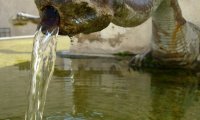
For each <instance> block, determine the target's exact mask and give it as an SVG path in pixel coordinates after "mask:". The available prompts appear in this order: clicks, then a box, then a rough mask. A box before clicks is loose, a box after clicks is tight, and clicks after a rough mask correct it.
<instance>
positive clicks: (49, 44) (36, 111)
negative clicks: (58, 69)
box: [25, 28, 59, 120]
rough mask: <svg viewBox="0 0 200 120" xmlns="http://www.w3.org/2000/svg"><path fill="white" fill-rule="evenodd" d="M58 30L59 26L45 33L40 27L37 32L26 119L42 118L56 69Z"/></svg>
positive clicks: (40, 119)
mask: <svg viewBox="0 0 200 120" xmlns="http://www.w3.org/2000/svg"><path fill="white" fill-rule="evenodd" d="M58 31H59V30H58V28H54V29H53V30H52V31H51V32H46V33H43V32H42V28H40V29H39V30H38V31H37V32H36V34H35V37H34V44H33V51H32V61H31V85H30V88H29V98H28V99H29V103H28V108H27V112H26V115H25V120H42V116H43V110H44V105H45V99H46V93H47V89H48V85H49V81H50V80H51V78H52V75H53V71H54V64H55V59H56V44H57V40H56V39H57V35H58Z"/></svg>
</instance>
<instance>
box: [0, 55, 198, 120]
mask: <svg viewBox="0 0 200 120" xmlns="http://www.w3.org/2000/svg"><path fill="white" fill-rule="evenodd" d="M16 66H18V67H19V69H20V70H23V69H22V68H26V67H24V66H26V65H25V64H18V65H16ZM22 66H23V67H22ZM24 70H26V69H24ZM2 71H3V70H0V74H1V73H2ZM55 71H56V72H54V78H53V79H52V81H51V84H50V86H49V90H48V91H49V92H48V94H47V101H46V107H45V111H44V116H45V118H46V119H47V120H179V119H181V120H195V119H197V120H198V119H200V114H199V111H200V88H199V78H198V77H197V76H196V73H193V72H191V71H183V70H182V71H181V70H147V71H143V72H139V71H131V72H129V70H128V66H127V61H126V60H114V59H112V60H109V59H72V60H70V59H67V58H58V59H57V62H56V66H55ZM71 75H72V76H73V79H74V81H73V82H72V78H71V77H69V76H71ZM16 78H17V77H16ZM18 79H20V78H18ZM0 89H5V87H2V88H1V87H0ZM16 89H17V88H16ZM0 95H2V93H1V90H0ZM16 99H18V98H16ZM0 103H1V100H0ZM4 108H5V107H4ZM1 111H2V110H1V109H0V113H1ZM10 111H12V110H10ZM10 111H7V112H10ZM4 112H5V111H4ZM0 119H1V117H0Z"/></svg>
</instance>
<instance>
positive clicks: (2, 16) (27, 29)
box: [0, 0, 38, 36]
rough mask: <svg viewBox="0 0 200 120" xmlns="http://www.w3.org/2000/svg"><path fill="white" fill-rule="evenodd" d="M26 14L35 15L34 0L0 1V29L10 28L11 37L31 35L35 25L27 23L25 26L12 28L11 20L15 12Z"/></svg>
mask: <svg viewBox="0 0 200 120" xmlns="http://www.w3.org/2000/svg"><path fill="white" fill-rule="evenodd" d="M20 11H22V12H27V13H31V14H35V15H37V14H38V13H37V9H36V6H35V4H34V0H0V21H1V22H0V28H2V27H9V28H11V35H12V36H19V35H33V34H34V31H35V29H36V25H33V24H31V23H28V24H27V26H13V25H12V22H11V19H12V17H14V16H15V15H16V14H17V12H20Z"/></svg>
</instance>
